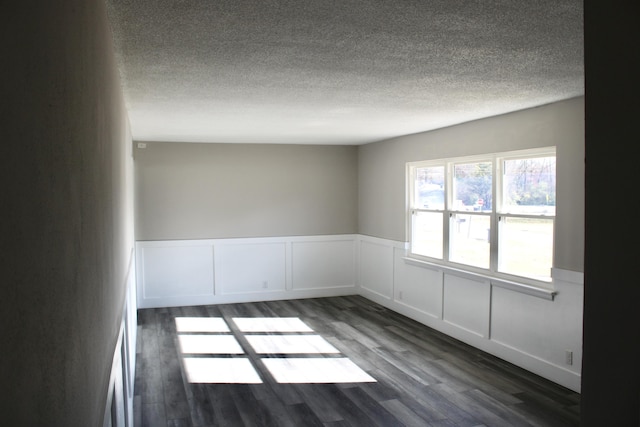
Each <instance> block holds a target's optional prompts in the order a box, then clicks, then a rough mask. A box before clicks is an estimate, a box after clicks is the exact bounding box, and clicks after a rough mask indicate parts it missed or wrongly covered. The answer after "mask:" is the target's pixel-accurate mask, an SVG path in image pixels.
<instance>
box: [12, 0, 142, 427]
mask: <svg viewBox="0 0 640 427" xmlns="http://www.w3.org/2000/svg"><path fill="white" fill-rule="evenodd" d="M0 28H1V30H0V31H2V36H3V37H2V40H4V42H3V55H2V60H3V67H2V68H1V71H0V81H2V85H3V89H2V94H3V96H2V103H1V105H2V107H1V108H2V111H1V117H2V119H3V126H2V137H3V141H2V144H0V162H1V164H0V175H1V176H2V184H3V189H2V192H1V193H0V206H1V207H2V221H0V227H1V232H0V235H1V236H2V238H1V239H0V242H1V243H0V245H1V246H2V249H1V252H0V253H1V254H2V255H1V256H0V269H1V270H2V298H1V300H2V310H1V313H2V314H1V315H0V316H1V317H0V342H2V348H3V352H2V353H3V354H2V363H1V364H0V395H1V396H2V399H1V403H0V409H1V410H0V413H2V421H1V422H0V423H2V424H3V425H7V426H65V427H73V426H78V427H87V426H100V425H102V420H103V414H104V405H105V402H106V397H107V392H108V390H107V388H108V386H109V374H110V371H111V364H112V358H113V354H114V349H115V346H116V340H117V336H118V332H119V327H120V322H121V320H122V317H121V316H122V304H123V300H124V291H125V287H124V285H125V282H124V280H125V276H126V272H127V268H128V265H129V261H130V256H131V249H132V246H133V227H132V205H133V199H132V194H131V193H132V191H131V190H132V173H131V172H130V171H131V168H130V166H131V165H132V160H131V156H130V151H129V150H130V148H129V147H128V142H127V141H128V140H129V137H128V130H127V129H128V125H127V121H126V113H125V109H124V103H123V100H122V95H121V93H122V92H121V89H120V84H119V80H118V75H117V70H116V66H115V62H114V55H113V48H112V45H111V35H110V30H109V27H108V22H107V15H106V9H105V6H104V2H103V1H101V0H68V1H64V2H59V1H58V2H51V1H35V2H13V3H10V4H7V5H5V8H4V10H3V12H2V24H1V25H0Z"/></svg>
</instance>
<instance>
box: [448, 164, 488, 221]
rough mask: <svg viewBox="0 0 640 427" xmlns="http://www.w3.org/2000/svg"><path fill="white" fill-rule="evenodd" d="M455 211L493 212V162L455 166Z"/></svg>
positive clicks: (453, 207) (453, 201)
mask: <svg viewBox="0 0 640 427" xmlns="http://www.w3.org/2000/svg"><path fill="white" fill-rule="evenodd" d="M453 168H454V173H453V200H452V203H453V206H452V209H453V210H468V211H471V210H473V211H483V212H484V211H489V212H490V211H491V202H492V195H491V186H492V182H491V179H492V176H493V173H492V166H491V162H479V163H462V164H457V165H454V167H453Z"/></svg>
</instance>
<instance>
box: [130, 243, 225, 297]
mask: <svg viewBox="0 0 640 427" xmlns="http://www.w3.org/2000/svg"><path fill="white" fill-rule="evenodd" d="M153 243H156V242H153ZM138 254H139V262H140V266H141V269H140V270H139V271H140V272H141V275H139V276H141V277H139V280H138V283H139V285H142V298H143V299H152V298H166V297H179V296H202V295H213V248H212V247H211V246H210V245H209V246H205V245H195V244H194V245H185V244H182V243H178V242H176V243H174V244H172V245H171V246H169V245H161V244H151V245H148V246H144V247H141V248H139V251H138Z"/></svg>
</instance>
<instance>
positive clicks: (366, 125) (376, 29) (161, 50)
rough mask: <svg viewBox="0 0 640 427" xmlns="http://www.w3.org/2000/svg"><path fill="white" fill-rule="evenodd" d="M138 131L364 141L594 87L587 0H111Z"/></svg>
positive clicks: (212, 138)
mask: <svg viewBox="0 0 640 427" xmlns="http://www.w3.org/2000/svg"><path fill="white" fill-rule="evenodd" d="M108 6H109V13H110V20H111V25H112V27H113V32H114V39H115V44H116V54H117V58H118V61H119V67H120V72H121V75H122V80H123V86H124V93H125V100H126V103H127V108H128V111H129V119H130V121H131V128H132V133H133V138H134V139H135V140H139V141H145V140H147V141H149V140H154V141H189V142H229V143H231V142H248V143H300V144H309V143H317V144H363V143H368V142H373V141H378V140H382V139H386V138H390V137H394V136H399V135H405V134H410V133H416V132H421V131H426V130H432V129H436V128H440V127H445V126H449V125H452V124H457V123H462V122H466V121H470V120H474V119H479V118H483V117H488V116H492V115H496V114H502V113H506V112H510V111H515V110H520V109H524V108H529V107H533V106H537V105H542V104H547V103H550V102H554V101H558V100H562V99H567V98H571V97H575V96H580V95H583V94H584V68H583V51H584V49H583V24H582V12H583V9H582V1H580V0H503V1H498V0H486V1H485V0H108Z"/></svg>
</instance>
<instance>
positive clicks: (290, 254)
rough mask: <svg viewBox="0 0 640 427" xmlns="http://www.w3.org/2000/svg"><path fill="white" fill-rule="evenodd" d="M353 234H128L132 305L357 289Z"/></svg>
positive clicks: (303, 295)
mask: <svg viewBox="0 0 640 427" xmlns="http://www.w3.org/2000/svg"><path fill="white" fill-rule="evenodd" d="M356 242H357V236H356V235H332V236H293V237H286V236H285V237H256V238H241V239H202V240H167V241H152V242H147V241H140V242H136V257H137V261H138V264H137V288H138V307H139V308H152V307H172V306H187V305H205V304H227V303H234V302H250V301H264V300H277V299H293V298H317V297H330V296H338V295H351V294H355V293H357V287H356V276H357V271H358V270H357V267H356V265H357V258H356V255H357V244H356Z"/></svg>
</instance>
